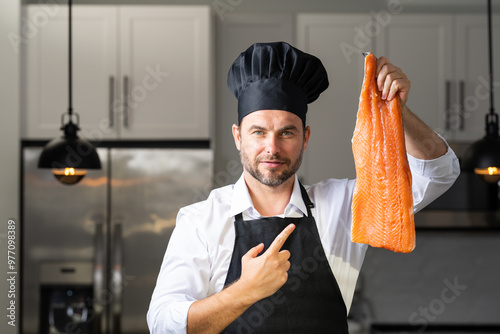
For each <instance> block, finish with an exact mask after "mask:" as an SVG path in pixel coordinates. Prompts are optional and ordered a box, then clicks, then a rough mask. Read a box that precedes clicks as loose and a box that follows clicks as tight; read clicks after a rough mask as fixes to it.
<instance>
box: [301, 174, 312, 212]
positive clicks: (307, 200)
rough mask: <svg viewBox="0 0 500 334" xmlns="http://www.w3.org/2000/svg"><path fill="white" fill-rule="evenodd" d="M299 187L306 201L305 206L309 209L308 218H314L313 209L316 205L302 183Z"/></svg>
mask: <svg viewBox="0 0 500 334" xmlns="http://www.w3.org/2000/svg"><path fill="white" fill-rule="evenodd" d="M299 186H300V192H301V194H302V199H303V200H304V204H305V205H306V207H307V216H308V217H312V215H311V209H312V208H314V203H313V202H311V199H310V198H309V195H308V194H307V191H306V188H304V186H303V185H302V183H300V182H299Z"/></svg>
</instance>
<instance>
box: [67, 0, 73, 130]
mask: <svg viewBox="0 0 500 334" xmlns="http://www.w3.org/2000/svg"><path fill="white" fill-rule="evenodd" d="M71 3H72V1H71V0H68V11H69V20H68V21H69V23H68V24H69V29H68V35H69V36H68V90H69V92H68V93H69V94H68V104H69V106H68V114H69V120H70V122H71V116H72V115H73V99H72V93H73V90H72V81H73V80H72V73H71V72H72V54H71V49H72V45H71V42H72V40H71V35H72V31H71V22H72V21H73V20H72V17H71Z"/></svg>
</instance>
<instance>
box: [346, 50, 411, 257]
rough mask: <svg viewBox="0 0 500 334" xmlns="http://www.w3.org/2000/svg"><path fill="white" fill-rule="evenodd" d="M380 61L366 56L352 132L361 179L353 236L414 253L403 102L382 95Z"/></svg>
mask: <svg viewBox="0 0 500 334" xmlns="http://www.w3.org/2000/svg"><path fill="white" fill-rule="evenodd" d="M376 62H377V59H376V58H375V56H374V55H373V54H369V55H367V56H366V57H365V76H364V81H363V87H362V90H361V96H360V98H359V109H358V115H357V121H356V127H355V129H354V134H353V138H352V151H353V155H354V163H355V165H356V185H355V188H354V197H353V201H352V230H351V240H352V241H353V242H358V243H364V244H369V245H370V246H373V247H381V248H385V249H389V250H391V251H394V252H402V253H409V252H411V251H412V250H413V249H414V248H415V224H414V219H413V195H412V189H411V182H412V179H411V172H410V167H409V165H408V159H407V157H406V148H405V139H404V132H403V121H402V116H401V105H400V101H399V98H397V97H396V98H394V99H392V100H391V101H387V100H382V93H381V92H380V91H379V90H378V87H377V83H376V78H375V75H376V69H377V68H376Z"/></svg>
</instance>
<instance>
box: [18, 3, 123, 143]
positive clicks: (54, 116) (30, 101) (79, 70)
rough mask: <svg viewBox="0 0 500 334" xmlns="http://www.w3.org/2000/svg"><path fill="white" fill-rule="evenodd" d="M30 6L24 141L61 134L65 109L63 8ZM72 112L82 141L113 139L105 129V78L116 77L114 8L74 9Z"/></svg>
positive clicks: (107, 81) (107, 82) (65, 10)
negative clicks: (77, 115)
mask: <svg viewBox="0 0 500 334" xmlns="http://www.w3.org/2000/svg"><path fill="white" fill-rule="evenodd" d="M46 8H47V7H46V6H39V5H29V6H27V7H26V10H25V18H24V19H23V22H25V24H26V27H28V26H29V27H31V30H30V32H29V33H27V34H26V36H25V37H26V41H25V42H26V43H25V49H24V50H25V52H26V58H25V61H24V64H25V66H26V67H25V71H24V80H23V82H24V85H25V86H24V87H25V93H24V94H25V100H24V101H25V103H24V104H23V110H24V113H23V118H24V120H23V123H24V126H23V129H22V136H23V138H31V139H50V138H54V137H57V136H60V135H61V133H62V132H61V131H60V130H59V128H60V127H61V115H62V114H64V113H67V110H68V7H67V6H66V5H59V6H55V7H52V10H51V11H49V12H47V10H46ZM72 12H73V13H72V14H73V111H74V112H75V113H78V114H79V115H80V127H81V128H82V131H80V132H79V135H80V136H81V137H87V138H88V139H91V140H100V139H103V138H109V137H110V136H111V137H114V136H116V134H114V132H113V130H112V129H111V130H110V129H109V128H108V116H109V115H108V112H109V105H110V99H111V98H112V96H111V95H110V78H113V77H116V73H117V63H116V9H115V8H113V7H109V6H99V10H95V8H87V7H82V6H74V7H73V10H72Z"/></svg>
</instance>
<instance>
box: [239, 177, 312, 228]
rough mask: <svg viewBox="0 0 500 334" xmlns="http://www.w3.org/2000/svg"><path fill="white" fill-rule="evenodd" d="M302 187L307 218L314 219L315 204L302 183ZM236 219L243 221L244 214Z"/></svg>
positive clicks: (240, 214) (300, 184)
mask: <svg viewBox="0 0 500 334" xmlns="http://www.w3.org/2000/svg"><path fill="white" fill-rule="evenodd" d="M299 186H300V193H301V194H302V200H304V204H305V205H306V208H307V217H312V214H311V209H312V208H314V203H313V202H311V199H310V198H309V195H308V194H307V191H306V188H304V186H303V185H302V183H300V182H299ZM235 218H236V219H237V220H243V214H242V212H240V213H238V214H237V215H236V216H235Z"/></svg>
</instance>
